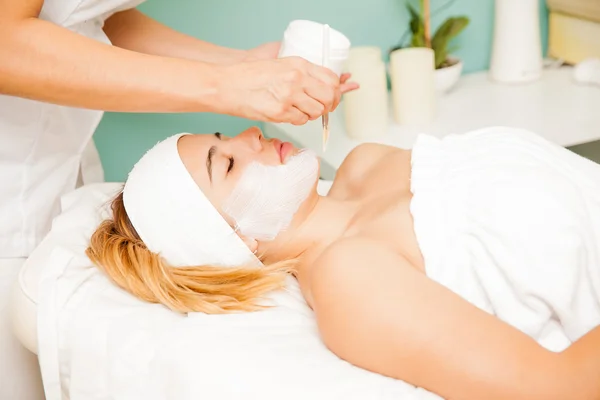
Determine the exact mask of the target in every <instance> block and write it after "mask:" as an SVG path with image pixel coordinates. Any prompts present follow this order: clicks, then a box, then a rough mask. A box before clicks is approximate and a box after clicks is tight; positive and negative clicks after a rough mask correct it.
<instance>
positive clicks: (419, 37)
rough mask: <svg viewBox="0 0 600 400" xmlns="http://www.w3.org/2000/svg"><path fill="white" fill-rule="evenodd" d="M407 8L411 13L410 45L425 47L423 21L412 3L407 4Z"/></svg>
mask: <svg viewBox="0 0 600 400" xmlns="http://www.w3.org/2000/svg"><path fill="white" fill-rule="evenodd" d="M407 6H408V10H409V12H410V30H411V31H412V39H411V42H410V45H411V46H412V47H425V24H424V23H423V19H422V18H421V15H420V14H419V12H418V11H417V10H415V9H414V7H413V6H412V5H411V4H410V3H407Z"/></svg>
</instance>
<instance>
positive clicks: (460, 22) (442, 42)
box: [431, 17, 469, 68]
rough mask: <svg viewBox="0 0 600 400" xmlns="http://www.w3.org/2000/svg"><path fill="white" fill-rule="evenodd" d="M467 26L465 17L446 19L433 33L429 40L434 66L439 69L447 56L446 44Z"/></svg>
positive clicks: (467, 20) (467, 21) (467, 19)
mask: <svg viewBox="0 0 600 400" xmlns="http://www.w3.org/2000/svg"><path fill="white" fill-rule="evenodd" d="M468 24H469V18H467V17H451V18H448V19H447V20H446V21H445V22H444V23H443V24H442V25H441V26H440V27H439V28H438V30H437V31H436V32H435V34H434V35H433V38H432V39H431V47H432V48H433V51H434V52H435V65H436V68H439V66H441V65H442V64H443V63H444V61H446V57H447V56H448V52H449V50H448V44H449V43H450V40H451V39H453V38H454V37H456V36H457V35H458V34H459V33H460V32H462V31H463V29H465V28H466V27H467V25H468Z"/></svg>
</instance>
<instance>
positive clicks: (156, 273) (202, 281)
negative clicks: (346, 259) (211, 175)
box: [86, 193, 295, 314]
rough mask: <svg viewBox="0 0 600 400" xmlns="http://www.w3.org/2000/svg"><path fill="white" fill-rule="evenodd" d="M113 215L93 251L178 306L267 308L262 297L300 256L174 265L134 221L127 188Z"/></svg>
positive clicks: (145, 292) (133, 284) (144, 290)
mask: <svg viewBox="0 0 600 400" xmlns="http://www.w3.org/2000/svg"><path fill="white" fill-rule="evenodd" d="M111 206H112V212H113V219H112V220H106V221H104V222H102V224H101V225H100V226H99V227H98V228H97V229H96V231H95V232H94V234H93V235H92V237H91V239H90V245H89V247H88V248H87V250H86V254H87V256H88V257H89V258H90V259H91V260H92V262H93V263H94V264H96V265H97V266H98V267H99V268H100V269H102V270H103V271H104V272H105V273H106V274H107V275H108V277H109V278H110V279H111V280H112V281H113V282H114V283H115V284H117V285H118V286H120V287H121V288H123V289H125V290H126V291H128V292H129V293H131V294H133V295H134V296H136V297H138V298H140V299H142V300H145V301H147V302H151V303H160V304H163V305H165V306H167V307H168V308H170V309H171V310H173V311H178V312H193V311H199V312H204V313H208V314H222V313H229V312H237V311H257V310H260V309H263V308H265V307H264V306H262V305H259V304H258V303H259V300H260V299H261V298H262V297H263V296H264V295H265V294H267V293H269V292H271V291H274V290H278V289H281V288H282V287H283V286H285V279H286V277H287V275H288V273H292V272H293V267H294V264H295V261H294V260H287V261H280V262H277V263H274V264H271V265H266V266H264V267H262V268H256V267H243V266H242V267H235V268H231V267H222V266H213V265H202V266H189V267H171V266H169V265H168V263H167V262H166V261H165V260H164V259H163V258H162V257H160V255H158V254H156V253H153V252H151V251H150V250H149V249H148V248H147V247H146V245H145V244H144V242H143V241H142V240H141V239H140V237H139V235H138V234H137V232H136V230H135V228H134V227H133V225H132V224H131V221H130V220H129V217H128V216H127V212H126V211H125V206H124V204H123V193H120V194H119V195H118V196H117V197H116V198H115V199H114V200H113V202H112V205H111Z"/></svg>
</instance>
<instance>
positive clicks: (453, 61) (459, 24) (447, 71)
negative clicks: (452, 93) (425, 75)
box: [391, 0, 469, 92]
mask: <svg viewBox="0 0 600 400" xmlns="http://www.w3.org/2000/svg"><path fill="white" fill-rule="evenodd" d="M406 4H407V7H408V11H409V12H410V25H409V30H408V31H407V33H410V42H409V43H408V44H404V43H400V45H398V46H396V47H394V48H392V50H391V51H394V50H398V49H401V48H405V47H429V48H431V49H432V50H433V52H434V54H435V69H436V71H435V80H436V88H437V90H439V91H440V92H446V91H448V90H450V89H451V88H452V87H453V86H454V85H455V84H456V82H457V81H458V79H459V78H460V75H461V73H462V68H463V63H462V61H461V60H460V59H458V58H457V57H455V56H453V55H452V51H453V50H454V48H451V47H450V41H451V40H452V39H454V38H455V37H456V36H458V34H459V33H461V32H462V31H463V30H464V29H465V28H466V27H467V25H468V24H469V18H468V17H466V16H455V17H450V18H448V19H446V20H445V21H444V22H443V23H442V24H441V25H440V26H439V28H438V29H437V30H436V31H435V33H434V34H433V36H431V12H430V10H431V8H430V0H419V10H416V9H415V7H413V5H412V4H411V3H410V1H408V2H407V3H406ZM438 11H439V10H438ZM404 36H405V37H406V36H407V35H404ZM403 41H404V39H403Z"/></svg>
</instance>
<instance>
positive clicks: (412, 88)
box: [390, 47, 436, 126]
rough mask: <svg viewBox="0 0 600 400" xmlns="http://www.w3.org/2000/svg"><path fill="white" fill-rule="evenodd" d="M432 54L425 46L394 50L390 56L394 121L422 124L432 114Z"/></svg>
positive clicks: (404, 123)
mask: <svg viewBox="0 0 600 400" xmlns="http://www.w3.org/2000/svg"><path fill="white" fill-rule="evenodd" d="M434 72H435V57H434V52H433V50H432V49H430V48H426V47H411V48H406V49H400V50H396V51H394V52H392V53H391V55H390V75H391V82H392V102H393V109H394V120H395V121H396V122H397V123H398V124H401V125H412V126H418V125H425V124H428V123H430V122H431V121H432V120H433V119H434V117H435V108H436V106H435V102H436V101H435V100H436V95H435V79H434Z"/></svg>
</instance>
